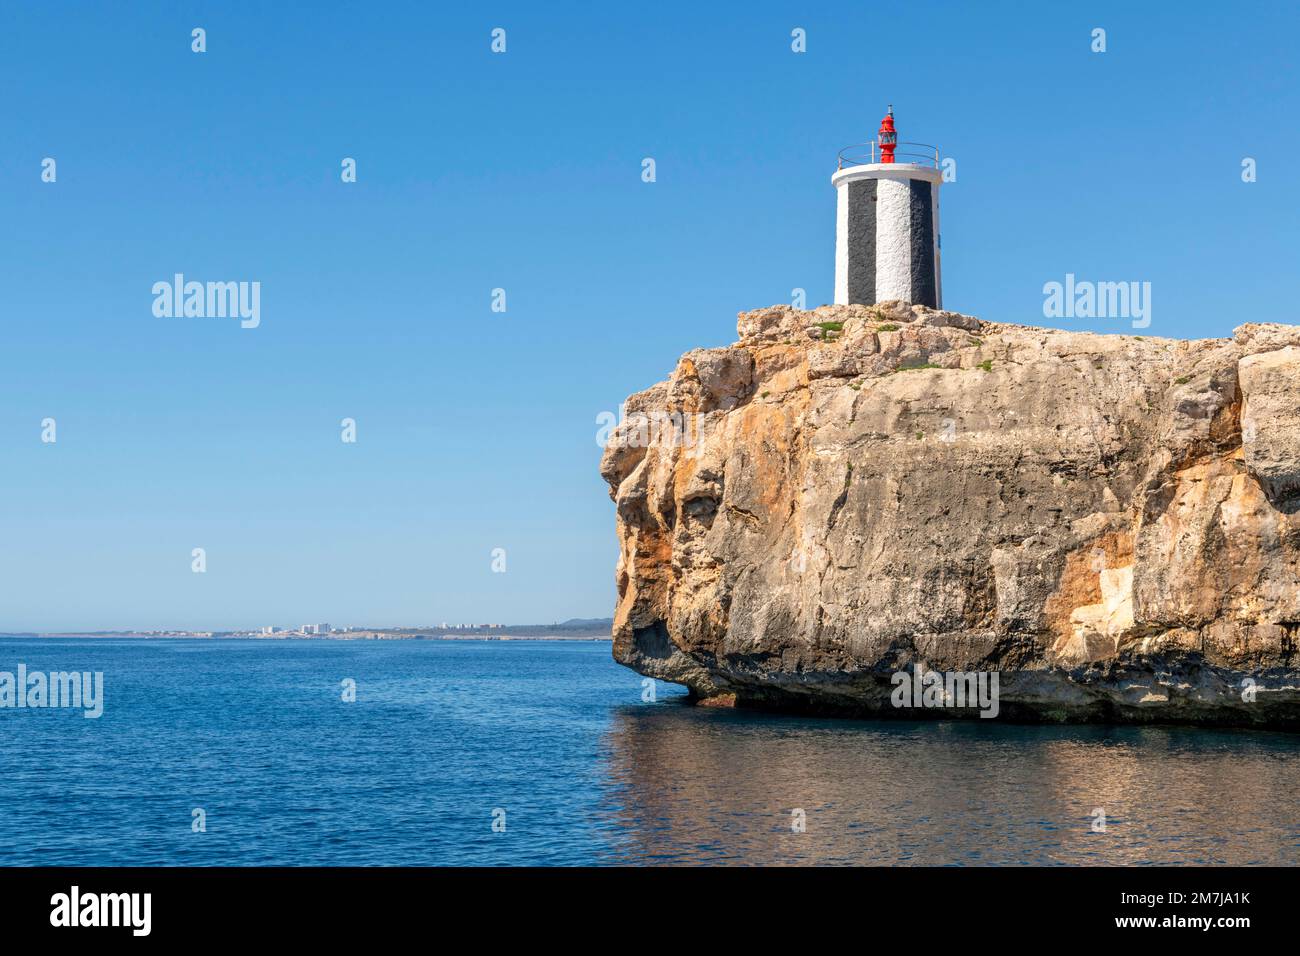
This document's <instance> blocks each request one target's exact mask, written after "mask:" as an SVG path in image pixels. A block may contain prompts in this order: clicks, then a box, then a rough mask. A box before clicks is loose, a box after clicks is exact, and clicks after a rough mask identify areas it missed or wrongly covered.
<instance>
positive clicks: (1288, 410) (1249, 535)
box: [601, 303, 1300, 728]
mask: <svg viewBox="0 0 1300 956" xmlns="http://www.w3.org/2000/svg"><path fill="white" fill-rule="evenodd" d="M739 334H740V341H738V342H737V343H736V344H734V345H732V346H729V347H727V348H719V349H701V350H697V351H694V352H690V353H688V354H687V355H685V356H683V357H682V359H681V360H680V361H679V363H678V365H677V368H676V369H675V370H674V371H673V373H672V375H671V376H670V377H669V379H668V380H667V381H666V382H661V383H659V384H657V385H654V386H653V387H651V388H649V389H647V390H645V391H643V392H640V393H638V394H636V395H633V396H632V397H631V398H629V399H628V401H627V404H626V406H625V417H624V419H623V421H622V422H621V424H620V425H619V426H618V428H617V429H616V430H615V431H614V433H613V435H612V436H611V438H610V440H609V442H608V443H607V446H606V451H605V455H604V458H603V460H602V462H601V474H602V475H603V476H604V478H605V479H606V481H607V482H608V483H609V486H610V489H611V492H612V496H613V498H614V500H615V502H616V505H617V530H618V537H619V542H620V546H621V557H620V559H619V563H618V569H617V584H618V607H617V611H616V616H615V620H614V656H615V657H616V658H617V659H618V660H619V661H620V662H622V663H624V664H626V665H628V666H629V667H632V668H635V669H636V670H638V671H640V672H641V673H644V674H647V675H651V676H654V677H657V678H661V679H663V680H666V681H672V682H676V683H680V684H685V685H686V686H688V687H689V688H690V689H691V691H692V693H693V696H694V697H695V698H696V699H698V700H700V701H702V702H706V703H723V704H737V705H741V706H745V705H749V706H760V707H771V708H782V709H795V710H804V711H814V712H840V713H846V714H881V715H900V711H899V710H897V709H896V708H894V707H893V706H891V701H890V695H891V689H892V683H891V681H892V680H893V675H895V674H898V673H900V672H913V671H915V670H916V668H917V665H923V666H924V667H926V668H930V669H933V670H936V671H962V672H971V671H975V672H996V673H997V674H998V675H999V677H1000V695H1001V714H1002V716H1004V717H1011V718H1013V719H1018V718H1019V719H1049V720H1068V719H1083V720H1088V719H1094V720H1135V721H1146V720H1175V721H1194V722H1207V723H1224V724H1257V725H1258V724H1264V725H1271V726H1280V727H1282V726H1284V727H1291V728H1300V659H1298V658H1297V654H1296V640H1297V632H1298V631H1300V514H1298V512H1300V327H1291V326H1283V325H1263V324H1249V325H1243V326H1241V327H1240V328H1238V329H1237V330H1236V332H1235V335H1234V337H1233V338H1232V339H1208V340H1202V341H1181V340H1170V339H1160V338H1149V337H1139V336H1134V335H1095V334H1089V333H1073V332H1062V331H1056V330H1051V329H1044V328H1033V327H1028V326H1020V325H1007V324H999V323H993V322H984V321H981V320H979V319H976V318H972V317H970V316H966V315H959V314H956V313H952V312H943V311H934V310H930V309H926V308H924V307H920V306H913V307H909V306H907V305H904V304H901V303H885V304H882V305H875V306H835V307H823V308H820V309H817V310H815V311H812V312H805V311H800V310H796V309H792V308H789V307H784V306H778V307H773V308H768V309H760V310H758V311H754V312H746V313H742V314H741V315H740V320H739ZM953 713H957V712H942V713H939V712H936V714H937V715H942V716H951V715H953ZM906 715H907V716H921V714H919V713H916V712H907V714H906Z"/></svg>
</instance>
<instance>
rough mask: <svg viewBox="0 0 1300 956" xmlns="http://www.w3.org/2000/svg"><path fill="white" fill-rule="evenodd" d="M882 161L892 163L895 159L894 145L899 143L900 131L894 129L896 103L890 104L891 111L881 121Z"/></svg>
mask: <svg viewBox="0 0 1300 956" xmlns="http://www.w3.org/2000/svg"><path fill="white" fill-rule="evenodd" d="M879 141H880V161H881V162H882V163H892V162H893V161H894V147H895V146H896V145H897V144H898V133H897V132H896V131H895V130H894V105H893V104H892V103H891V104H889V112H888V113H886V114H885V118H884V119H882V120H881V121H880V133H879Z"/></svg>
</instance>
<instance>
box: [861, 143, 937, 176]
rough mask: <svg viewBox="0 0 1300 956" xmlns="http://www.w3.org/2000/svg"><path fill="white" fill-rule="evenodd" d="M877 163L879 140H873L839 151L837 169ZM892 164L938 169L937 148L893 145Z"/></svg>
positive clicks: (928, 145) (901, 144) (921, 145)
mask: <svg viewBox="0 0 1300 956" xmlns="http://www.w3.org/2000/svg"><path fill="white" fill-rule="evenodd" d="M878 162H880V140H878V139H873V140H872V141H871V142H869V143H859V144H858V145H856V146H845V147H844V148H843V149H842V150H840V152H839V166H838V167H837V168H839V169H844V168H845V167H846V166H866V165H868V164H874V163H878ZM894 162H896V163H912V164H913V165H916V166H931V167H933V168H935V169H938V168H939V147H938V146H931V145H930V144H929V143H901V142H900V143H895V144H894Z"/></svg>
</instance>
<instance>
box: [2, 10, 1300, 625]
mask: <svg viewBox="0 0 1300 956" xmlns="http://www.w3.org/2000/svg"><path fill="white" fill-rule="evenodd" d="M317 6H318V7H319V8H317ZM1295 11H1296V6H1295V5H1294V4H1291V3H1277V4H1271V3H1263V4H1248V5H1246V6H1236V7H1234V6H1231V5H1227V4H1222V3H1214V4H1210V3H1205V4H1177V5H1175V4H1155V3H1151V4H1136V3H1088V4H1027V3H1005V4H1003V3H955V2H954V3H915V2H914V3H893V4H886V5H880V4H864V3H861V2H851V3H850V2H843V3H821V2H819V3H753V2H750V3H745V4H735V5H729V6H722V5H718V6H715V5H711V4H699V3H680V4H678V3H669V2H656V3H652V4H627V5H608V4H605V5H595V4H577V3H573V4H565V3H556V4H549V3H548V4H536V3H528V4H524V3H520V4H492V5H471V4H465V5H460V8H459V9H457V8H453V7H452V6H451V5H445V6H444V5H442V4H432V3H409V4H406V3H403V4H377V3H370V4H364V3H355V4H342V3H325V4H320V5H312V7H310V8H309V7H308V6H307V5H301V4H289V3H279V4H277V3H226V2H222V3H138V4H91V3H76V4H73V3H39V4H38V3H27V4H19V3H7V4H5V5H4V9H3V12H0V96H2V97H3V116H4V118H3V120H2V121H0V122H2V123H3V133H4V135H3V137H2V139H0V223H2V224H3V226H2V228H0V254H2V257H3V258H2V261H3V273H2V274H3V277H4V294H3V298H2V299H0V302H2V303H3V306H2V307H3V316H2V317H0V318H2V322H0V329H2V331H0V335H2V337H3V338H2V340H0V482H2V484H0V487H2V488H3V495H2V498H0V630H18V629H36V630H56V629H105V628H125V627H138V628H160V627H185V628H208V627H216V628H227V627H243V626H253V625H259V624H267V623H275V624H284V625H293V624H298V623H302V622H304V621H316V620H325V621H330V622H332V623H335V624H362V623H370V624H385V623H391V624H397V623H408V624H419V623H429V622H438V621H442V620H444V619H445V620H449V621H502V622H525V621H552V620H557V619H563V618H567V617H570V616H584V617H585V616H605V615H607V614H609V613H611V611H612V608H613V604H614V584H613V572H614V562H615V558H616V554H617V549H616V545H615V540H614V516H613V506H612V504H611V503H610V502H609V500H608V498H607V496H606V490H605V487H604V484H603V483H602V482H601V480H600V478H599V476H598V475H597V472H596V467H597V462H598V458H599V449H598V448H597V447H596V443H595V433H596V423H595V418H596V415H597V414H598V413H599V412H601V411H604V410H614V409H617V407H618V404H619V402H620V401H621V400H622V399H623V397H624V396H626V395H627V394H628V393H629V392H632V391H636V390H639V389H641V388H644V387H646V386H647V385H649V384H651V383H653V382H655V381H658V380H659V379H661V378H663V377H664V376H665V375H666V374H667V372H668V371H669V370H670V369H671V368H672V366H673V365H674V363H675V361H676V359H677V357H678V356H679V355H680V354H681V353H682V352H684V351H686V350H688V349H691V348H695V347H701V346H716V345H722V344H725V343H728V342H730V341H732V340H733V339H734V337H735V313H736V312H737V311H738V310H742V309H749V308H755V307H759V306H764V305H768V304H772V303H776V302H787V301H789V299H790V294H791V289H793V288H794V287H796V286H799V287H803V288H805V289H807V293H808V301H809V304H810V305H815V304H818V303H822V302H826V301H828V300H829V299H830V298H831V294H832V282H833V247H834V191H833V189H832V187H831V186H830V181H829V180H830V175H831V173H832V172H833V170H834V162H835V154H836V151H837V150H838V149H839V148H840V147H841V146H844V145H847V144H850V143H857V142H861V141H863V140H864V139H867V138H869V136H870V135H872V133H873V132H874V130H875V128H876V126H877V125H878V122H879V120H880V117H881V114H882V113H883V111H884V108H885V105H886V104H887V103H890V102H892V103H893V104H894V107H895V111H896V113H897V117H898V124H899V128H900V131H901V135H900V138H901V139H912V140H921V141H926V142H934V143H938V144H940V145H941V146H942V147H943V149H944V152H945V154H946V155H949V156H952V157H954V158H955V159H956V160H957V164H958V165H957V172H958V176H957V181H956V182H955V183H951V184H948V185H945V186H944V188H943V254H944V260H943V270H944V271H943V279H944V296H945V304H946V305H947V306H948V307H950V308H954V309H957V310H960V311H963V312H968V313H973V314H976V315H980V316H982V317H984V318H988V319H994V320H1003V321H1015V322H1031V323H1036V324H1045V322H1046V320H1044V319H1043V317H1042V302H1043V294H1042V287H1043V284H1044V283H1045V282H1048V281H1052V280H1061V279H1063V277H1064V275H1065V273H1067V272H1073V273H1075V274H1076V275H1078V276H1079V277H1080V278H1092V279H1096V280H1107V281H1118V280H1139V281H1149V282H1151V283H1152V289H1153V292H1152V309H1153V321H1152V324H1151V327H1150V328H1148V329H1146V330H1145V331H1146V333H1147V334H1153V335H1166V336H1177V337H1201V336H1217V335H1227V334H1229V333H1230V330H1231V329H1232V327H1233V326H1235V325H1237V324H1239V323H1241V322H1244V321H1252V320H1254V321H1287V322H1296V321H1300V315H1298V314H1297V305H1296V303H1297V299H1298V298H1300V294H1298V291H1297V289H1296V286H1295V280H1296V275H1297V269H1296V266H1297V254H1296V248H1297V246H1296V242H1297V232H1298V226H1297V222H1300V217H1297V214H1296V210H1297V208H1300V190H1298V189H1297V185H1296V177H1295V172H1294V170H1293V168H1292V166H1293V164H1294V161H1295V158H1296V157H1297V156H1298V155H1300V142H1298V139H1300V137H1298V136H1297V132H1296V122H1297V119H1298V118H1300V116H1298V114H1300V111H1298V110H1297V104H1298V101H1300V92H1298V85H1297V82H1296V55H1295V53H1294V52H1293V47H1294V41H1295V37H1296V35H1297V33H1298V32H1300V29H1298V28H1300V17H1298V16H1297V13H1296V12H1295ZM196 26H201V27H203V28H205V29H206V30H207V45H208V51H207V52H206V53H204V54H201V55H200V54H195V53H192V52H191V50H190V43H191V40H190V31H191V29H192V28H194V27H196ZM494 27H503V28H505V29H506V31H507V52H506V53H505V54H504V55H494V54H492V53H491V52H490V50H489V43H490V32H491V30H492V29H493V28H494ZM796 27H802V28H804V29H805V30H806V31H807V47H808V49H807V52H806V53H804V54H796V53H793V52H792V51H791V48H790V43H791V39H790V32H791V30H792V29H794V28H796ZM1094 27H1103V28H1104V29H1106V31H1107V52H1106V53H1104V54H1096V53H1093V52H1091V50H1090V43H1091V38H1090V32H1091V30H1092V29H1093V28H1094ZM47 156H49V157H53V158H55V159H56V161H57V164H58V166H57V174H58V179H57V182H56V183H54V184H47V183H42V182H41V179H40V172H41V167H40V164H41V160H42V159H43V158H44V157H47ZM348 156H350V157H354V158H355V159H356V160H357V164H358V167H357V168H358V180H359V181H358V182H357V183H355V184H343V183H341V182H340V177H339V173H340V161H341V160H342V158H343V157H348ZM647 156H649V157H653V158H654V159H655V160H656V163H657V175H658V181H657V182H655V183H653V184H647V183H643V182H642V181H641V160H642V159H643V158H644V157H647ZM1246 156H1249V157H1254V158H1255V159H1256V160H1257V162H1258V182H1255V183H1251V184H1246V183H1243V182H1242V181H1241V175H1240V173H1241V160H1242V158H1243V157H1246ZM176 272H183V273H185V274H186V275H187V277H189V278H194V279H200V280H248V281H253V280H256V281H259V282H260V283H261V285H262V303H261V309H262V321H261V326H260V328H257V329H251V330H244V329H240V328H239V326H238V323H237V322H236V321H234V320H229V319H215V318H213V319H196V318H191V319H183V318H156V317H155V316H154V315H153V313H152V303H153V297H152V294H151V292H150V289H151V286H152V284H153V283H154V282H155V281H158V280H167V279H170V277H171V276H172V275H173V273H176ZM494 287H503V288H505V289H506V291H507V304H508V311H507V312H506V313H505V314H498V313H493V312H492V311H491V310H490V308H489V305H490V294H491V290H492V289H493V288H494ZM1057 324H1060V325H1063V326H1065V327H1073V328H1083V327H1090V328H1096V329H1098V330H1102V331H1115V332H1126V333H1131V332H1132V330H1131V329H1130V328H1129V327H1128V323H1127V322H1126V321H1123V320H1119V321H1117V320H1094V321H1093V322H1091V323H1088V322H1085V321H1082V320H1080V321H1069V320H1060V321H1058V322H1057ZM46 417H54V418H55V419H56V420H57V422H58V441H57V444H54V445H48V444H42V443H41V441H40V422H41V420H42V419H43V418H46ZM344 417H352V418H355V419H356V421H357V423H358V441H357V443H356V444H354V445H349V444H344V443H343V442H341V441H340V438H339V421H340V419H342V418H344ZM195 547H203V548H205V549H206V550H207V560H208V571H207V573H206V574H194V573H192V572H191V570H190V560H191V559H190V552H191V549H192V548H195ZM495 547H502V548H505V549H506V551H507V562H508V563H507V568H508V570H507V572H506V573H505V574H494V573H492V570H491V566H490V561H491V557H490V552H491V550H492V549H493V548H495Z"/></svg>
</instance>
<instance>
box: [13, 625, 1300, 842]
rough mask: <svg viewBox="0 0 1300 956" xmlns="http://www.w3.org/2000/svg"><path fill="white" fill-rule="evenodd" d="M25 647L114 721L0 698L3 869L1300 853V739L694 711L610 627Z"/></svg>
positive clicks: (35, 666) (16, 649)
mask: <svg viewBox="0 0 1300 956" xmlns="http://www.w3.org/2000/svg"><path fill="white" fill-rule="evenodd" d="M19 663H23V664H26V665H27V667H28V670H29V671H37V670H41V671H63V670H77V671H102V672H103V674H104V713H103V716H102V717H100V718H99V719H94V720H92V719H86V718H84V717H83V716H82V715H81V712H80V711H78V710H55V709H45V710H30V709H24V710H19V709H0V775H2V777H3V786H0V863H3V864H7V865H15V864H17V865H34V864H76V865H118V864H132V865H154V864H160V865H161V864H179V865H269V864H283V865H297V864H312V865H326V866H328V865H344V864H348V865H355V864H360V865H369V864H373V865H399V864H400V865H431V864H451V865H480V864H504V865H515V864H548V865H549V864H562V865H570V864H670V863H675V864H683V863H687V864H697V863H712V864H718V863H725V864H814V863H815V864H868V865H879V864H904V865H907V864H912V865H939V864H963V865H983V864H1102V863H1125V864H1146V863H1150V864H1219V863H1226V864H1259V863H1263V864H1290V865H1294V864H1296V863H1297V862H1300V822H1298V821H1300V809H1298V803H1300V801H1298V800H1297V797H1298V796H1300V737H1297V736H1296V735H1292V734H1284V733H1270V732H1254V731H1207V730H1196V729H1189V728H1177V727H1146V728H1133V727H1061V726H1050V727H1049V726H1024V725H1014V724H1008V723H1004V722H1000V721H997V720H970V721H951V722H946V721H935V722H898V721H883V722H881V721H848V720H832V719H807V718H794V717H784V716H775V715H771V714H756V713H748V712H736V711H728V710H715V709H705V708H694V707H690V706H687V705H684V704H683V703H682V695H683V693H684V692H683V691H682V690H681V689H680V688H676V687H672V686H670V685H667V684H663V683H659V684H658V685H657V686H656V687H655V688H654V690H655V694H654V699H653V700H645V699H643V695H644V692H645V688H644V687H643V684H642V678H641V677H640V676H639V675H637V674H634V673H633V672H631V671H629V670H627V669H625V668H623V667H621V666H619V665H618V664H616V663H614V661H613V660H612V659H611V658H610V646H609V644H608V642H603V641H602V642H561V641H556V642H498V641H483V642H444V641H339V640H296V641H234V640H145V639H132V640H120V639H108V638H91V639H47V640H35V639H22V638H10V639H3V640H0V671H15V670H16V668H17V665H18V664H19ZM348 681H354V682H355V689H356V693H355V698H356V699H355V700H354V701H348V700H345V699H344V697H345V696H346V688H347V686H349V685H348V684H347V683H346V682H348ZM196 810H197V811H202V813H201V814H198V815H196V813H195V811H196ZM798 811H802V813H799V812H798ZM198 819H202V822H203V829H202V830H201V831H199V830H197V829H196V820H198ZM798 821H802V823H803V830H802V832H798V829H799V828H798V827H796V826H792V823H796V822H798ZM494 824H495V826H494Z"/></svg>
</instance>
